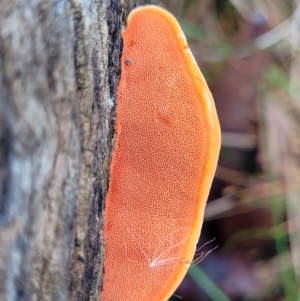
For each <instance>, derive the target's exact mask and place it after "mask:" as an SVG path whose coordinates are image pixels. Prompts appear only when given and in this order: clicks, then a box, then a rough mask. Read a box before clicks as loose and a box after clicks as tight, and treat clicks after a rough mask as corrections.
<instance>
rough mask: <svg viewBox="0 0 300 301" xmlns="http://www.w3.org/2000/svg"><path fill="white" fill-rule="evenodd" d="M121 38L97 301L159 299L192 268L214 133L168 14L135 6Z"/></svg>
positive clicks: (192, 65)
mask: <svg viewBox="0 0 300 301" xmlns="http://www.w3.org/2000/svg"><path fill="white" fill-rule="evenodd" d="M122 37H123V43H124V46H123V52H122V58H121V70H122V72H121V78H120V83H119V86H118V92H117V97H118V99H117V116H116V132H117V136H116V142H115V147H114V151H113V155H112V162H111V166H110V183H109V190H108V194H107V198H106V207H105V225H104V239H105V260H104V278H103V291H102V293H101V301H165V300H167V299H168V298H169V297H170V295H172V293H173V292H174V290H175V289H176V287H177V286H178V285H179V283H180V282H181V280H182V278H183V277H184V275H185V274H186V272H187V269H188V267H189V264H190V263H191V261H192V260H193V255H194V252H195V246H196V243H197V241H198V238H199V235H200V230H201V226H202V222H203V213H204V208H205V203H206V200H207V196H208V192H209V189H210V186H211V182H212V178H213V174H214V172H215V168H216V164H217V158H218V155H219V149H220V129H219V123H218V119H217V115H216V111H215V105H214V102H213V99H212V97H211V93H210V91H209V89H208V87H207V84H206V82H205V80H204V78H203V76H202V74H201V72H200V70H199V68H198V66H197V64H196V62H195V61H194V58H193V56H192V54H191V51H190V49H189V48H188V45H187V42H186V40H185V37H184V35H183V33H182V31H181V29H180V27H179V25H178V23H177V21H176V20H175V19H174V17H173V16H172V15H171V14H169V13H168V12H167V11H165V10H164V9H162V8H159V7H155V6H144V7H140V8H137V9H135V10H134V11H132V12H131V13H130V15H129V18H128V26H127V28H126V30H125V31H123V32H122Z"/></svg>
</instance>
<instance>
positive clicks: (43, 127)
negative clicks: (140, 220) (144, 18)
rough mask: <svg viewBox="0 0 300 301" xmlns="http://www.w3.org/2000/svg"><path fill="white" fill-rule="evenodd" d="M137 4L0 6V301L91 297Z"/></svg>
mask: <svg viewBox="0 0 300 301" xmlns="http://www.w3.org/2000/svg"><path fill="white" fill-rule="evenodd" d="M146 2H148V3H149V2H150V1H146V0H145V1H142V0H140V1H139V0H128V1H123V2H122V5H123V7H122V5H121V1H117V0H110V1H109V0H30V1H28V0H2V1H1V3H0V301H2V300H3V301H14V300H16V301H23V300H38V301H41V300H55V301H59V300H70V301H75V300H80V301H82V300H93V301H95V300H98V298H99V294H100V290H101V278H102V269H103V254H104V253H103V252H104V244H103V235H102V226H103V205H104V202H103V201H104V199H105V194H106V191H107V187H108V177H109V162H110V154H111V151H112V147H113V138H114V114H115V99H116V87H117V83H118V79H119V75H120V67H119V58H120V54H121V36H120V32H121V24H122V20H126V17H127V14H128V12H129V11H130V10H131V9H132V8H133V7H134V6H137V5H140V4H145V3H146ZM152 2H156V1H152Z"/></svg>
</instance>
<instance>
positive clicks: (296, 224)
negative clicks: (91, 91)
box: [163, 0, 300, 301]
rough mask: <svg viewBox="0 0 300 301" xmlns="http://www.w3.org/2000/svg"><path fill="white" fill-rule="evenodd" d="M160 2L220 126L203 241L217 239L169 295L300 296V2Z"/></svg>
mask: <svg viewBox="0 0 300 301" xmlns="http://www.w3.org/2000/svg"><path fill="white" fill-rule="evenodd" d="M163 2H164V5H165V6H166V8H167V9H168V10H170V11H171V12H172V13H173V14H174V15H175V16H176V17H177V19H178V21H179V23H180V24H181V26H182V28H183V30H184V32H185V34H186V36H187V38H188V41H189V45H190V48H191V50H192V52H193V54H194V56H195V58H196V60H197V62H198V64H199V66H200V69H201V71H202V73H203V74H204V76H205V78H206V80H207V82H208V85H209V87H210V88H211V91H212V94H213V96H214V99H215V103H216V107H217V111H218V116H219V120H220V123H221V129H222V149H221V155H220V159H219V163H218V168H217V171H216V176H215V179H214V182H213V185H212V189H211V193H210V197H209V200H208V204H207V207H206V212H205V221H204V225H203V229H202V234H201V239H200V241H199V245H198V247H199V248H200V247H201V246H202V245H204V244H205V243H207V242H209V241H211V240H213V239H215V240H214V241H212V242H210V243H208V244H207V245H205V246H204V247H203V248H201V249H200V250H199V251H198V252H197V255H196V257H195V264H194V265H192V267H191V268H190V270H189V272H188V275H187V276H186V278H185V279H184V281H183V282H182V284H181V286H180V287H179V288H178V290H177V291H176V293H175V294H174V296H172V298H171V300H172V301H178V300H185V301H202V300H204V301H208V300H215V301H223V300H224V301H228V300H245V301H246V300H247V301H250V300H251V301H252V300H253V301H254V300H257V301H258V300H259V301H268V300H272V301H276V300H286V301H295V300H300V293H299V292H300V290H299V289H300V286H299V284H300V161H299V159H300V1H299V0H169V1H168V0H166V1H163ZM215 247H217V248H216V249H214V248H215ZM198 261H200V263H197V262H198Z"/></svg>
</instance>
